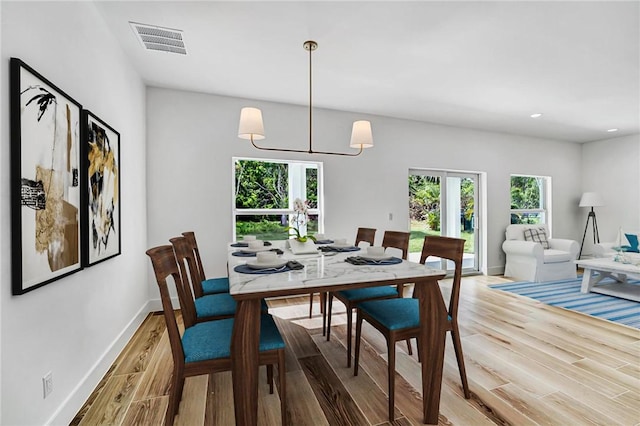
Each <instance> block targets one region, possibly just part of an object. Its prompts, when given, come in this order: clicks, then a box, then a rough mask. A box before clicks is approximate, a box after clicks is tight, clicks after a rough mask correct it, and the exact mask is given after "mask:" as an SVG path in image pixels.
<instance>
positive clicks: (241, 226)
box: [232, 158, 322, 240]
mask: <svg viewBox="0 0 640 426" xmlns="http://www.w3.org/2000/svg"><path fill="white" fill-rule="evenodd" d="M321 166H322V164H321V163H311V162H309V163H303V162H293V161H278V160H255V159H240V158H237V159H234V167H235V179H234V208H233V215H232V216H233V229H234V233H235V235H234V239H241V238H242V237H243V236H244V235H256V236H257V237H258V238H259V239H263V240H284V239H287V238H289V235H290V231H288V230H287V227H288V226H290V220H291V217H292V215H293V213H294V212H293V201H294V200H295V199H296V198H300V199H301V200H307V201H308V205H309V222H308V223H307V225H306V232H307V234H313V233H317V232H318V227H319V224H320V223H321V222H322V221H321V210H322V209H321V205H322V203H321V201H322V200H321V199H320V194H319V191H318V187H319V185H318V178H319V176H321V174H320V173H319V171H320V169H321Z"/></svg>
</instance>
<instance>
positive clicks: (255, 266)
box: [247, 259, 287, 269]
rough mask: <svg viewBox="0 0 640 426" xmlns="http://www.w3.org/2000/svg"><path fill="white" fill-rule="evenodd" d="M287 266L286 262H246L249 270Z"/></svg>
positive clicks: (279, 260)
mask: <svg viewBox="0 0 640 426" xmlns="http://www.w3.org/2000/svg"><path fill="white" fill-rule="evenodd" d="M286 264H287V261H286V260H281V259H278V260H275V261H273V262H261V263H258V261H257V260H253V261H251V262H247V266H248V267H249V268H251V269H267V268H281V267H283V266H284V265H286Z"/></svg>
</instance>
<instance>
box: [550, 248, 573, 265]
mask: <svg viewBox="0 0 640 426" xmlns="http://www.w3.org/2000/svg"><path fill="white" fill-rule="evenodd" d="M543 258H544V260H543V261H544V263H559V262H570V261H572V260H573V257H572V256H571V253H569V252H568V251H563V250H554V249H548V250H544V252H543Z"/></svg>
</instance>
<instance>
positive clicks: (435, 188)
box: [409, 169, 479, 272]
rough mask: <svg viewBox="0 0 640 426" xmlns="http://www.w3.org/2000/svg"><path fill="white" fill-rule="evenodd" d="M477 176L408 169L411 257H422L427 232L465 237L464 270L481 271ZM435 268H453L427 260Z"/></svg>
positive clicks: (437, 261) (447, 264)
mask: <svg viewBox="0 0 640 426" xmlns="http://www.w3.org/2000/svg"><path fill="white" fill-rule="evenodd" d="M477 206H478V175H477V174H474V173H461V172H450V171H444V170H417V169H412V170H410V171H409V218H410V221H411V224H410V226H411V228H410V229H411V243H410V247H409V252H410V255H409V256H410V258H411V259H412V260H415V261H419V260H420V252H421V251H422V244H423V242H424V237H425V236H426V235H441V236H446V237H455V238H463V239H465V240H466V244H465V247H464V248H465V255H464V262H463V270H464V271H465V272H474V271H478V270H479V256H478V247H479V244H478V243H479V241H478V226H477V224H478V223H479V222H478V209H477ZM427 262H428V263H433V266H434V267H437V268H441V269H446V270H452V269H453V265H452V264H451V262H441V261H439V260H438V259H427Z"/></svg>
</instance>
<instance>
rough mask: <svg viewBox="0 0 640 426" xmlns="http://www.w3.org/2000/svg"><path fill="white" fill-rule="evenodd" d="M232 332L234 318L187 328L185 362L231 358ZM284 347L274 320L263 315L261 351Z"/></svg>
mask: <svg viewBox="0 0 640 426" xmlns="http://www.w3.org/2000/svg"><path fill="white" fill-rule="evenodd" d="M232 332H233V318H229V319H223V320H216V321H207V322H202V323H198V324H196V325H194V326H193V327H189V328H187V329H186V330H185V331H184V334H183V335H182V349H183V350H184V360H185V362H197V361H206V360H210V359H219V358H228V357H230V356H231V333H232ZM284 347H285V345H284V340H282V336H281V335H280V332H279V331H278V327H277V326H276V324H275V322H274V321H273V318H272V317H271V315H266V314H263V315H262V316H261V318H260V347H259V350H260V351H261V352H262V351H270V350H275V349H282V348H284Z"/></svg>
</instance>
